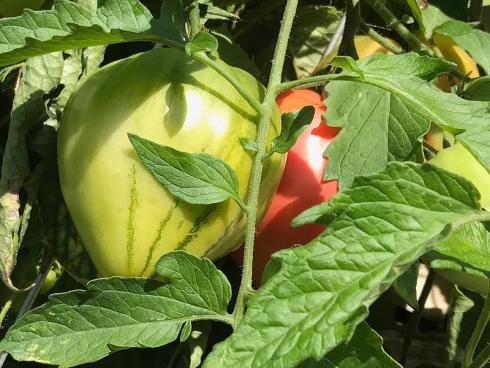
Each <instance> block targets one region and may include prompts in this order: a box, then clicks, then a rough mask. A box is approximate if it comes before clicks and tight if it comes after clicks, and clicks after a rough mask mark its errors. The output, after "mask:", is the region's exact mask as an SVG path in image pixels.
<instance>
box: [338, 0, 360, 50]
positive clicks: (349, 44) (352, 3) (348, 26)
mask: <svg viewBox="0 0 490 368" xmlns="http://www.w3.org/2000/svg"><path fill="white" fill-rule="evenodd" d="M345 14H346V22H345V28H344V34H343V36H342V41H341V43H340V47H339V55H347V56H350V57H352V58H354V59H356V60H357V59H358V56H357V51H356V46H355V44H354V36H355V35H356V33H357V28H358V27H359V22H360V20H361V4H360V2H359V0H346V2H345Z"/></svg>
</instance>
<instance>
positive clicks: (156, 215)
mask: <svg viewBox="0 0 490 368" xmlns="http://www.w3.org/2000/svg"><path fill="white" fill-rule="evenodd" d="M222 67H223V68H227V69H228V70H229V71H230V72H231V73H233V75H234V76H235V77H236V78H237V79H238V80H239V82H240V84H241V86H242V87H243V88H245V89H246V90H247V91H248V92H249V93H250V94H251V95H253V96H255V97H256V98H257V99H260V98H261V96H262V95H263V93H264V87H263V86H262V85H261V84H260V83H259V82H258V81H257V80H256V79H255V78H254V77H252V76H251V75H250V74H248V73H247V72H245V71H243V70H240V69H237V68H233V67H230V66H228V65H226V64H224V63H222ZM256 120H257V114H256V112H255V111H254V110H253V109H252V108H251V107H250V106H249V104H248V103H247V102H246V101H245V100H244V99H243V97H242V96H241V95H240V94H239V93H238V92H237V91H236V90H235V89H234V88H233V87H232V86H231V85H230V83H229V82H228V81H227V80H226V79H224V78H223V77H222V76H221V75H220V74H218V72H216V71H215V70H213V69H211V68H209V67H206V66H205V65H203V64H202V63H200V62H197V61H194V60H192V59H190V58H189V57H187V56H186V55H185V54H184V53H183V52H182V51H180V50H175V49H167V48H166V49H162V48H160V49H155V50H152V51H149V52H146V53H143V54H138V55H135V56H132V57H130V58H127V59H124V60H121V61H117V62H115V63H112V64H109V65H107V66H105V67H104V68H102V69H100V70H99V71H98V72H97V73H95V74H94V75H93V76H92V77H90V78H89V79H88V80H87V81H86V82H85V83H84V84H83V85H82V86H81V87H80V89H79V90H78V91H77V92H76V93H75V94H74V95H73V96H72V98H71V99H70V101H69V102H68V104H67V107H66V109H65V112H64V115H63V118H62V121H61V128H60V132H59V140H58V161H59V172H60V181H61V187H62V191H63V195H64V198H65V201H66V204H67V206H68V209H69V211H70V214H71V216H72V218H73V221H74V223H75V226H76V228H77V230H78V232H79V233H80V236H81V238H82V241H83V243H84V245H85V247H86V249H87V251H88V253H89V255H90V256H91V258H92V260H93V262H94V264H95V266H96V268H97V270H98V271H99V273H100V274H101V275H103V276H108V275H122V276H140V275H141V276H151V275H153V273H154V267H153V265H154V264H155V262H156V261H157V260H158V258H159V257H160V256H161V255H162V254H164V253H166V252H169V251H172V250H176V249H184V250H186V251H188V252H190V253H192V254H195V255H198V256H207V257H209V258H211V259H216V258H219V257H221V256H223V255H225V254H227V253H228V252H229V251H231V250H233V249H234V248H236V247H237V246H238V245H239V244H240V243H241V242H242V241H243V235H244V229H245V223H246V221H245V220H246V217H245V215H244V213H243V212H242V211H241V209H240V208H239V207H238V205H236V204H235V203H234V202H232V200H227V201H225V202H223V203H220V204H218V205H212V206H202V205H191V204H187V203H184V202H183V201H179V200H177V199H176V198H175V197H173V196H172V195H171V194H169V193H168V192H167V191H166V190H165V188H163V187H162V186H161V185H160V184H159V183H158V182H157V181H156V179H155V178H154V177H153V176H152V175H151V174H150V173H149V172H148V171H147V170H146V169H145V168H144V167H143V165H142V164H141V163H140V160H139V159H138V157H137V155H136V152H135V151H134V149H133V148H132V146H131V144H130V142H129V140H128V136H127V134H128V133H134V134H137V135H139V136H141V137H143V138H146V139H149V140H152V141H154V142H157V143H159V144H163V145H167V146H171V147H173V148H175V149H177V150H180V151H185V152H206V153H208V154H210V155H213V156H217V157H220V158H221V159H223V160H225V161H226V162H227V163H228V164H229V165H230V166H231V167H232V168H233V169H234V171H235V172H236V173H237V176H238V181H239V184H240V196H241V197H242V198H245V196H246V194H247V192H248V181H249V177H250V174H251V167H252V161H253V157H252V155H251V153H250V152H247V151H245V150H244V149H243V148H242V146H241V145H240V143H239V138H240V137H248V138H251V139H254V138H255V134H256V123H255V122H256ZM271 120H272V124H271V128H270V129H269V137H268V139H269V144H270V142H271V140H272V139H273V138H274V137H276V136H277V135H278V134H279V131H280V114H279V110H278V109H276V110H275V111H274V113H273V117H272V119H271ZM264 164H265V167H264V174H263V182H262V186H261V196H260V202H259V203H260V208H259V209H258V212H259V214H258V215H262V213H263V212H264V211H265V209H266V208H267V206H268V204H269V201H270V198H271V197H272V195H273V193H274V191H275V189H276V188H277V184H278V182H279V180H280V177H281V174H282V171H283V167H284V157H283V155H278V154H274V155H273V156H272V157H271V158H270V159H268V160H266V161H265V162H264Z"/></svg>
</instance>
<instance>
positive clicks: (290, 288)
mask: <svg viewBox="0 0 490 368" xmlns="http://www.w3.org/2000/svg"><path fill="white" fill-rule="evenodd" d="M323 213H324V214H330V215H334V216H335V219H333V220H332V221H331V222H330V224H329V226H328V228H327V230H326V231H325V232H324V233H322V234H321V235H320V236H319V237H318V238H316V239H315V240H313V241H312V242H310V243H309V244H307V245H305V246H303V247H297V248H291V249H287V250H283V251H280V252H278V253H275V254H274V255H273V258H272V261H271V262H270V263H269V264H268V266H267V269H266V274H265V276H264V280H265V284H264V285H263V286H262V287H261V289H260V290H259V291H258V292H257V293H256V294H255V295H253V296H252V297H251V298H250V299H249V303H248V309H247V312H246V314H245V317H244V319H243V320H242V322H241V324H240V325H239V326H238V328H237V329H236V330H235V332H234V333H233V335H232V336H231V337H229V338H228V339H227V340H225V341H224V342H222V343H219V344H217V345H215V347H214V349H213V352H212V353H211V354H210V355H209V356H208V358H207V359H206V361H205V364H204V367H205V368H207V367H216V366H219V367H235V366H247V367H294V366H296V365H297V364H298V363H300V362H302V361H304V360H305V359H307V358H310V357H312V358H315V359H320V358H321V357H322V356H323V355H325V354H326V353H328V352H329V351H331V350H332V349H333V348H335V347H336V346H337V345H338V344H339V343H342V342H346V341H349V339H350V338H351V337H352V335H353V334H354V331H355V329H356V327H357V325H358V324H359V323H360V322H361V321H362V320H363V319H364V318H365V317H366V314H367V308H368V306H369V305H370V304H371V303H372V301H373V300H375V299H376V298H377V297H378V296H379V295H380V294H381V293H382V292H383V291H384V290H386V288H388V287H389V285H390V284H391V283H392V282H393V281H394V280H395V279H396V278H397V277H398V276H400V275H401V274H402V273H403V272H404V271H405V270H406V269H407V268H408V267H409V266H410V265H411V264H412V263H413V262H415V261H416V260H417V259H418V258H419V257H420V256H422V255H423V254H424V253H426V252H427V251H428V250H430V249H432V248H433V247H434V246H435V245H436V244H437V243H438V242H439V241H441V240H443V239H445V238H446V237H447V236H448V235H449V234H450V232H451V228H452V226H455V227H458V226H460V224H464V223H465V222H467V221H471V220H470V219H471V218H472V217H473V218H475V219H476V218H478V217H479V216H485V215H484V213H483V212H481V211H480V206H479V204H478V193H477V192H476V190H475V188H474V187H473V186H472V185H471V184H470V183H469V182H468V181H466V180H465V179H463V178H461V177H459V176H456V175H453V174H448V173H446V172H444V171H442V170H440V169H436V168H435V167H433V166H430V165H423V166H420V165H416V164H400V163H392V164H389V165H388V167H387V168H386V169H385V170H384V171H383V172H381V173H380V174H377V175H374V176H370V177H359V178H357V179H356V180H355V181H354V184H353V186H352V188H350V189H348V190H345V191H343V192H341V193H339V194H338V195H337V196H335V197H333V198H332V199H331V200H330V201H328V202H326V205H324V206H323ZM298 341H301V343H300V344H299V343H297V342H298Z"/></svg>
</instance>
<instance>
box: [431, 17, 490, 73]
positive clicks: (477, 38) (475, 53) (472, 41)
mask: <svg viewBox="0 0 490 368" xmlns="http://www.w3.org/2000/svg"><path fill="white" fill-rule="evenodd" d="M434 32H436V33H441V34H443V35H446V36H449V37H451V38H452V39H453V40H454V42H456V43H457V44H458V45H459V46H461V47H462V48H463V49H465V50H466V51H468V52H469V53H470V55H471V57H472V58H473V59H474V60H475V61H476V62H477V63H478V64H479V65H480V66H481V67H482V69H483V70H484V71H485V73H486V74H490V34H489V33H487V32H485V31H482V30H480V29H476V28H473V27H472V26H470V25H469V24H467V23H465V22H461V21H457V20H451V21H448V22H445V23H444V24H442V25H440V26H439V27H437V28H436V29H435V30H434Z"/></svg>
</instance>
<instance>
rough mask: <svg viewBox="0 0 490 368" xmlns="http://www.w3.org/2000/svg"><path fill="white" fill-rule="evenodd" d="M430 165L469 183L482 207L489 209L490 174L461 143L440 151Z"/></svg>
mask: <svg viewBox="0 0 490 368" xmlns="http://www.w3.org/2000/svg"><path fill="white" fill-rule="evenodd" d="M430 163H431V164H433V165H435V166H438V167H440V168H442V169H445V170H448V171H450V172H453V173H455V174H459V175H461V176H463V177H465V178H466V179H468V180H469V181H471V182H472V183H473V185H474V186H475V187H476V189H478V191H479V192H480V194H481V201H480V203H481V205H482V207H483V208H486V209H490V173H489V172H488V171H487V170H486V169H485V167H484V166H483V165H482V164H481V163H480V162H479V161H478V160H477V159H476V158H475V157H474V156H473V155H472V154H471V152H469V151H468V150H467V149H466V148H465V147H464V146H463V145H462V144H461V143H456V144H455V145H454V146H452V147H449V148H446V149H444V150H442V151H440V152H439V153H438V154H437V155H436V157H434V158H433V159H432V160H431V161H430Z"/></svg>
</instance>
